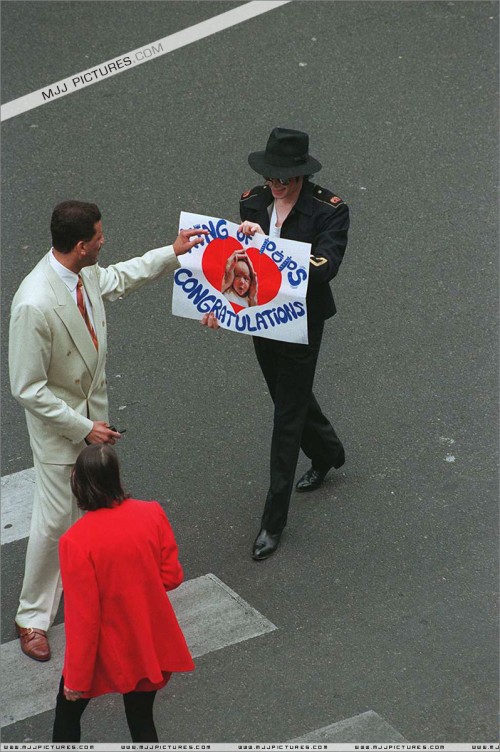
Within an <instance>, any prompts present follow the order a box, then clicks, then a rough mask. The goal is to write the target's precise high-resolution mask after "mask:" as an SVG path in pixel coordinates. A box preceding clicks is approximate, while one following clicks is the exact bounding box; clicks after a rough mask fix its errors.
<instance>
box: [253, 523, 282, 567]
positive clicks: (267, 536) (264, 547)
mask: <svg viewBox="0 0 500 752" xmlns="http://www.w3.org/2000/svg"><path fill="white" fill-rule="evenodd" d="M280 538H281V533H268V532H267V530H264V528H262V530H261V531H260V533H259V534H258V536H257V537H256V539H255V543H254V544H253V551H252V558H253V559H255V561H262V560H263V559H267V557H268V556H271V554H274V552H275V551H276V549H277V548H278V545H279V542H280Z"/></svg>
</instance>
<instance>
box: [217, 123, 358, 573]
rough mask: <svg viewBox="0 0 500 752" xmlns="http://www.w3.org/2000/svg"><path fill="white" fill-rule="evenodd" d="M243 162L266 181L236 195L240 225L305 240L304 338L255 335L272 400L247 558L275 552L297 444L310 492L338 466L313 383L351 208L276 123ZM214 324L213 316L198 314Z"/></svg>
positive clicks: (305, 141)
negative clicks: (257, 520)
mask: <svg viewBox="0 0 500 752" xmlns="http://www.w3.org/2000/svg"><path fill="white" fill-rule="evenodd" d="M248 162H249V164H250V166H251V167H252V169H253V170H255V171H256V172H257V173H259V174H260V175H262V176H263V178H264V180H265V184H264V185H259V186H257V187H255V188H252V189H251V190H249V191H246V192H245V193H244V194H243V195H242V196H241V199H240V217H241V219H242V224H241V225H240V228H239V229H240V230H241V231H242V232H244V233H245V234H248V235H254V234H255V233H256V232H259V233H262V234H264V235H270V236H271V237H281V238H287V239H290V240H297V241H301V242H304V243H311V257H310V265H309V283H308V289H307V298H306V301H307V317H308V337H309V344H307V345H302V344H295V343H290V342H280V341H277V340H272V339H266V338H263V337H254V338H253V341H254V346H255V352H256V355H257V359H258V361H259V365H260V367H261V370H262V373H263V375H264V378H265V380H266V382H267V385H268V387H269V392H270V394H271V397H272V399H273V402H274V427H273V436H272V442H271V482H270V486H269V491H268V494H267V499H266V503H265V506H264V513H263V515H262V522H261V530H260V532H259V534H258V536H257V538H256V540H255V542H254V545H253V551H252V556H253V558H254V559H255V560H257V561H260V560H262V559H267V557H268V556H270V555H271V554H272V553H274V551H276V549H277V547H278V544H279V541H280V537H281V533H282V532H283V529H284V527H285V525H286V521H287V515H288V507H289V505H290V497H291V494H292V490H293V481H294V476H295V470H296V467H297V460H298V456H299V450H300V448H302V450H303V452H304V453H305V454H306V455H307V457H309V458H310V460H311V468H310V469H309V470H308V471H307V472H306V473H305V474H304V475H303V476H302V478H301V479H300V480H299V482H298V483H297V485H296V489H297V491H313V490H315V489H316V488H319V486H320V485H321V484H322V483H323V480H324V478H325V476H326V474H327V472H328V471H329V470H330V468H332V467H335V468H339V467H341V466H342V465H343V464H344V461H345V456H344V448H343V446H342V443H341V441H340V440H339V438H338V436H337V434H336V433H335V431H334V429H333V427H332V425H331V424H330V422H329V421H328V419H327V418H326V417H325V416H324V415H323V413H322V411H321V408H320V406H319V405H318V402H317V401H316V398H315V397H314V394H313V391H312V387H313V381H314V373H315V370H316V362H317V359H318V354H319V349H320V346H321V338H322V335H323V327H324V322H325V319H328V318H330V317H331V316H333V315H334V314H335V312H336V308H335V303H334V300H333V295H332V291H331V288H330V285H329V282H330V280H331V279H333V277H335V275H336V274H337V272H338V270H339V266H340V264H341V262H342V259H343V256H344V251H345V248H346V245H347V230H348V228H349V209H348V207H347V206H346V204H345V203H344V201H343V200H342V199H341V198H339V197H338V196H336V195H335V194H334V193H332V192H331V191H329V190H328V189H326V188H322V187H320V186H319V185H316V184H314V183H312V182H310V181H309V177H310V176H311V175H312V174H313V173H315V172H318V170H320V169H321V164H320V163H319V162H318V161H317V160H316V159H314V158H313V157H312V156H310V155H309V136H308V135H307V133H303V132H301V131H296V130H291V129H288V128H274V129H273V131H272V132H271V135H270V136H269V139H268V141H267V146H266V149H265V151H260V152H252V153H251V154H250V155H249V157H248ZM203 323H205V324H206V325H208V326H209V327H212V328H217V326H218V324H217V321H216V319H215V315H214V314H209V315H207V316H205V317H204V322H203Z"/></svg>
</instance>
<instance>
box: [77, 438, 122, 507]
mask: <svg viewBox="0 0 500 752" xmlns="http://www.w3.org/2000/svg"><path fill="white" fill-rule="evenodd" d="M71 490H72V491H73V494H74V495H75V497H76V502H77V504H78V506H79V508H80V509H84V510H85V511H88V512H94V511H95V510H96V509H101V507H113V506H115V505H116V504H121V502H122V501H123V500H124V499H126V498H128V497H127V495H126V494H125V492H124V490H123V488H122V483H121V480H120V466H119V464H118V457H117V456H116V452H115V450H114V449H113V448H112V447H111V446H110V445H109V444H89V445H88V446H86V447H85V449H82V451H81V452H80V454H79V455H78V457H77V460H76V463H75V467H74V469H73V473H72V475H71Z"/></svg>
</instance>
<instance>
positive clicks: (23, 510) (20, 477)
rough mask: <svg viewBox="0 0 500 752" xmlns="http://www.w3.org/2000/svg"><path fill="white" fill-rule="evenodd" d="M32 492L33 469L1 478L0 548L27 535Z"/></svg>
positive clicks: (33, 486)
mask: <svg viewBox="0 0 500 752" xmlns="http://www.w3.org/2000/svg"><path fill="white" fill-rule="evenodd" d="M34 491H35V468H34V467H30V468H28V469H27V470H21V472H19V473H12V474H11V475H4V476H3V477H2V484H1V493H2V516H1V526H2V536H1V538H2V546H3V545H4V543H12V542H13V541H16V540H20V539H21V538H26V537H27V536H28V535H29V532H30V522H31V512H32V509H33V494H34Z"/></svg>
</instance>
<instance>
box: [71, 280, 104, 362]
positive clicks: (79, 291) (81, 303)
mask: <svg viewBox="0 0 500 752" xmlns="http://www.w3.org/2000/svg"><path fill="white" fill-rule="evenodd" d="M76 304H77V306H78V310H79V311H80V313H81V314H82V316H83V320H84V321H85V323H86V324H87V329H88V330H89V334H90V336H91V337H92V342H93V343H94V345H95V349H96V350H98V349H99V344H98V342H97V335H96V333H95V330H94V327H93V326H92V323H91V321H90V318H89V313H88V311H87V306H86V305H85V298H84V297H83V282H82V278H81V277H80V275H78V284H77V286H76Z"/></svg>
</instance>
